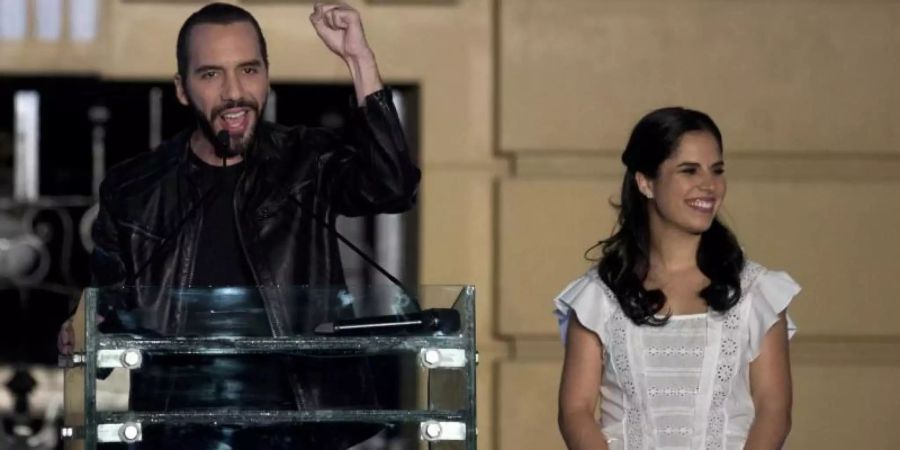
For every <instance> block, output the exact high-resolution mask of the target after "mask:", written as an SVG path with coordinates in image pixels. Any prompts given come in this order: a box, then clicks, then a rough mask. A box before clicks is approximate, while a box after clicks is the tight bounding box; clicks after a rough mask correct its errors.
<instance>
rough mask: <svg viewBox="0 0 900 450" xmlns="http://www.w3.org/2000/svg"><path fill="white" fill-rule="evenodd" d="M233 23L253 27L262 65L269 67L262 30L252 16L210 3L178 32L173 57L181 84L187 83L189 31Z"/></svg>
mask: <svg viewBox="0 0 900 450" xmlns="http://www.w3.org/2000/svg"><path fill="white" fill-rule="evenodd" d="M235 22H250V25H253V29H255V30H256V35H257V37H259V52H260V54H262V59H263V64H265V65H266V68H268V67H269V52H268V50H267V49H266V38H265V37H264V36H263V33H262V29H261V28H260V27H259V23H258V22H257V21H256V19H255V18H254V17H253V15H252V14H250V13H249V12H248V11H247V10H245V9H243V8H240V7H237V6H234V5H229V4H227V3H210V4H208V5H206V6H204V7H203V8H200V9H199V10H198V11H197V12H195V13H193V14H191V16H190V17H188V18H187V20H185V21H184V25H182V26H181V30H180V31H179V32H178V43H177V44H176V47H175V56H176V58H178V75H180V76H181V80H182V82H183V83H184V82H186V81H187V71H188V65H189V62H190V55H189V54H188V47H189V45H190V42H188V38H189V37H190V34H191V30H192V29H193V28H194V27H195V26H197V25H201V24H215V25H229V24H232V23H235Z"/></svg>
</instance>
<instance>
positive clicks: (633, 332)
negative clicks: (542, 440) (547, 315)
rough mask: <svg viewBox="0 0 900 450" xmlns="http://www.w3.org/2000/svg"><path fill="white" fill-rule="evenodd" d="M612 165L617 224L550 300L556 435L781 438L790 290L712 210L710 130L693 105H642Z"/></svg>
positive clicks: (672, 440) (748, 441)
mask: <svg viewBox="0 0 900 450" xmlns="http://www.w3.org/2000/svg"><path fill="white" fill-rule="evenodd" d="M622 161H623V162H624V164H625V166H626V169H627V170H626V173H625V178H624V180H623V182H622V192H621V201H620V203H619V205H618V207H619V219H618V226H617V229H616V232H615V233H614V234H613V235H612V236H611V237H610V238H609V239H607V240H605V241H601V242H600V244H599V245H600V247H601V249H602V256H601V259H600V262H599V264H598V265H597V266H596V267H594V268H592V269H591V270H590V271H589V272H588V273H587V274H585V275H584V276H583V277H581V278H579V279H577V280H575V281H574V282H572V283H571V284H570V285H569V286H568V287H567V288H566V289H565V290H564V291H563V292H562V293H561V294H560V295H559V297H558V298H557V299H556V308H557V309H556V315H557V317H558V318H559V320H560V327H561V332H562V335H563V340H564V341H565V346H566V356H565V363H564V365H563V374H562V381H561V385H560V392H559V426H560V430H561V431H562V435H563V438H564V439H565V441H566V444H567V445H568V447H569V448H570V449H590V450H597V449H607V448H610V449H656V448H667V449H675V448H683V449H697V448H710V449H777V448H780V447H781V445H782V444H783V443H784V440H785V438H786V437H787V435H788V432H789V431H790V421H791V374H790V362H789V358H788V339H789V336H790V335H791V334H792V333H793V324H792V323H791V322H790V320H789V319H788V318H787V316H786V309H787V306H788V303H790V301H791V299H792V298H793V297H794V295H796V294H797V292H799V290H800V288H799V286H797V285H796V284H795V283H794V282H793V280H792V279H791V278H790V277H789V276H788V275H787V274H785V273H782V272H773V271H768V270H766V269H765V268H763V267H761V266H760V265H758V264H755V263H753V262H750V261H746V260H745V259H744V254H743V252H742V250H741V247H740V246H739V245H738V242H737V239H736V238H735V236H734V235H733V234H732V233H731V232H730V231H729V230H728V228H726V227H725V226H724V225H723V224H722V223H721V222H720V221H719V220H718V219H717V218H716V214H717V212H718V211H719V208H720V207H721V205H722V201H723V200H724V198H725V190H726V183H725V165H724V161H723V159H722V136H721V133H720V132H719V129H718V127H717V126H716V124H715V123H714V122H713V121H712V119H710V118H709V116H707V115H706V114H704V113H702V112H699V111H693V110H689V109H684V108H663V109H659V110H656V111H653V112H651V113H650V114H648V115H647V116H645V117H644V118H643V119H641V121H640V122H638V124H637V125H636V126H635V128H634V130H633V131H632V134H631V138H630V140H629V142H628V146H627V147H626V149H625V152H624V153H623V154H622ZM598 401H599V402H600V423H599V424H598V423H597V421H596V419H595V416H594V412H595V409H596V406H597V402H598Z"/></svg>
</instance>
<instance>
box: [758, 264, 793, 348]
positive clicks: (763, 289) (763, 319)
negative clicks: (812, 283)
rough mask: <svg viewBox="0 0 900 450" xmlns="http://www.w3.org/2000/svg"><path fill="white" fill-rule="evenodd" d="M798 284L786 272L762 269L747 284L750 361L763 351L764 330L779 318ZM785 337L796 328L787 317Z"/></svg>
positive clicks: (767, 329) (791, 333)
mask: <svg viewBox="0 0 900 450" xmlns="http://www.w3.org/2000/svg"><path fill="white" fill-rule="evenodd" d="M799 292H800V286H799V285H798V284H797V283H796V282H794V280H793V279H792V278H791V277H790V275H788V274H787V273H785V272H776V271H765V272H763V273H762V274H760V275H759V277H758V278H757V279H756V280H755V281H754V283H753V284H752V285H751V286H750V292H749V295H750V298H751V301H752V304H751V317H750V360H751V361H752V360H754V359H756V357H757V356H759V352H760V351H761V350H762V343H763V339H764V338H765V336H766V333H767V332H768V331H769V329H770V328H772V326H773V325H775V323H776V322H777V321H778V315H779V314H781V312H783V311H785V310H786V309H787V307H788V305H789V304H790V303H791V301H792V300H793V299H794V296H796V295H797V293H799ZM787 328H788V339H790V338H791V337H793V336H794V333H795V332H796V331H797V327H796V325H795V324H794V321H793V320H791V318H790V316H787Z"/></svg>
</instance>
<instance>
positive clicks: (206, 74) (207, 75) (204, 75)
mask: <svg viewBox="0 0 900 450" xmlns="http://www.w3.org/2000/svg"><path fill="white" fill-rule="evenodd" d="M215 76H216V72H215V71H212V70H210V71H208V72H203V73H202V74H200V78H203V79H204V80H208V79H210V78H213V77H215Z"/></svg>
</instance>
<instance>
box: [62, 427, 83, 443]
mask: <svg viewBox="0 0 900 450" xmlns="http://www.w3.org/2000/svg"><path fill="white" fill-rule="evenodd" d="M59 437H60V439H62V440H64V441H70V440H72V441H74V440H81V439H84V427H62V428H60V430H59Z"/></svg>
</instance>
